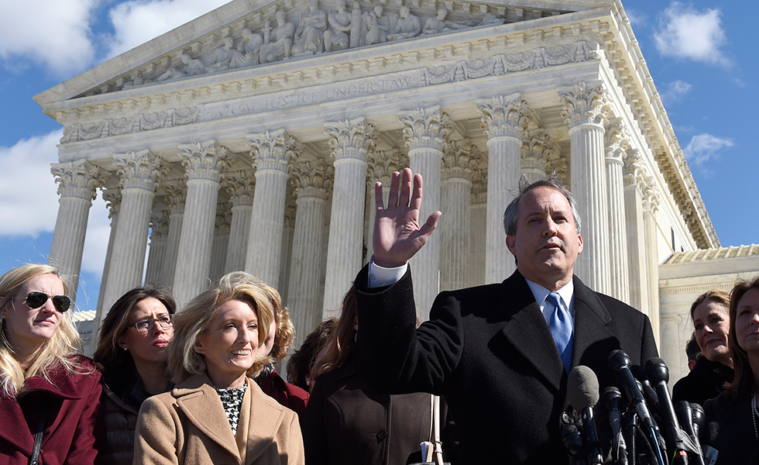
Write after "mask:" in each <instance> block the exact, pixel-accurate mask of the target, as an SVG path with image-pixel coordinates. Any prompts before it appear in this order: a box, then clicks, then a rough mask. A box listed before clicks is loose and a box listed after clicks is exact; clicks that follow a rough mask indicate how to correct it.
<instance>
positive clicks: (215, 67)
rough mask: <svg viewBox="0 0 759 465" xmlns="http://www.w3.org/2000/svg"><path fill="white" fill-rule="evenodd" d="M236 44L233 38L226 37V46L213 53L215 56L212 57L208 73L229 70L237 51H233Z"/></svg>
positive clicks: (207, 69) (207, 68) (207, 67)
mask: <svg viewBox="0 0 759 465" xmlns="http://www.w3.org/2000/svg"><path fill="white" fill-rule="evenodd" d="M234 44H235V41H234V39H233V38H232V37H225V38H224V45H222V46H221V47H219V48H217V49H216V50H215V51H214V52H213V55H211V60H210V62H209V65H208V66H206V72H208V73H215V72H217V71H224V70H226V69H229V63H230V62H231V61H232V56H233V55H234V53H235V50H233V49H232V47H234Z"/></svg>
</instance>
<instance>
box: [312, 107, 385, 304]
mask: <svg viewBox="0 0 759 465" xmlns="http://www.w3.org/2000/svg"><path fill="white" fill-rule="evenodd" d="M324 132H326V133H327V135H328V136H329V148H330V150H331V151H332V156H333V157H334V158H335V182H334V188H333V192H332V215H331V217H330V225H331V227H330V228H329V242H328V246H327V274H326V276H325V281H324V304H323V306H322V309H323V310H324V311H331V310H335V309H337V308H339V307H340V305H342V302H343V296H344V295H345V293H346V292H348V289H350V286H351V283H352V282H353V279H354V278H355V277H356V273H358V271H359V270H360V269H361V252H362V250H363V240H362V239H363V232H364V206H365V202H366V166H367V163H366V160H367V155H368V154H369V152H371V151H373V150H374V147H375V146H376V144H377V140H376V137H375V134H374V126H372V125H371V124H368V123H367V122H366V120H365V119H364V118H356V119H354V120H351V121H348V120H341V121H338V122H334V123H325V124H324ZM336 225H339V226H336Z"/></svg>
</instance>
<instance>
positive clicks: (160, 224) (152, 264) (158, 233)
mask: <svg viewBox="0 0 759 465" xmlns="http://www.w3.org/2000/svg"><path fill="white" fill-rule="evenodd" d="M168 233H169V212H168V211H167V210H161V211H154V212H153V214H152V215H150V244H149V245H148V250H149V252H148V266H147V268H146V269H145V284H160V283H161V282H162V280H161V274H162V273H163V263H164V259H165V257H166V239H167V235H168Z"/></svg>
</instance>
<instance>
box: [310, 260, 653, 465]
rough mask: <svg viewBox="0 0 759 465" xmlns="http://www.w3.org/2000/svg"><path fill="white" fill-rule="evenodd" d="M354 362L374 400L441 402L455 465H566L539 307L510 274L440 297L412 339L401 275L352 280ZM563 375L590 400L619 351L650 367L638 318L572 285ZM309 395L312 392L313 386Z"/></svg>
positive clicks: (412, 316) (560, 392)
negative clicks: (373, 282) (584, 385)
mask: <svg viewBox="0 0 759 465" xmlns="http://www.w3.org/2000/svg"><path fill="white" fill-rule="evenodd" d="M356 288H357V290H358V320H359V327H360V328H361V331H359V333H358V343H357V345H356V357H357V364H358V371H359V373H360V375H361V377H362V378H363V379H365V380H366V381H367V383H368V384H369V385H370V386H371V387H372V388H374V389H376V390H377V391H379V392H387V393H393V394H394V393H403V392H432V393H435V394H439V395H444V396H445V399H446V401H447V402H448V406H449V407H450V409H451V411H452V412H453V419H454V420H455V422H456V426H457V429H458V433H459V440H460V455H459V463H461V464H462V465H463V464H466V465H469V464H481V463H530V464H541V465H542V464H561V463H566V453H565V452H564V448H563V445H562V442H561V434H560V417H561V413H562V412H563V411H564V410H565V409H566V407H567V406H568V404H569V401H568V399H567V396H566V394H567V372H566V371H565V369H564V365H563V363H562V361H561V357H560V356H559V352H558V350H557V349H556V344H555V343H554V341H553V337H552V336H551V333H550V331H549V329H548V325H547V324H546V320H545V318H544V317H543V314H542V312H541V311H540V307H539V305H538V303H537V302H535V298H534V296H533V294H532V292H531V291H530V288H529V286H528V285H527V281H525V279H524V278H523V277H522V275H521V274H520V273H519V272H518V271H517V272H515V273H514V274H513V275H512V276H511V277H509V278H508V279H506V280H505V281H503V283H500V284H491V285H487V286H480V287H475V288H469V289H462V290H458V291H451V292H442V293H440V294H439V295H438V296H437V298H436V299H435V303H434V304H433V307H432V311H431V312H430V321H428V322H425V323H422V325H421V326H420V327H419V329H415V326H416V325H415V323H416V312H415V308H414V292H413V288H412V285H411V272H410V270H409V272H407V273H406V275H405V276H404V277H403V278H402V279H401V280H400V281H398V282H397V283H395V284H393V285H392V286H388V287H386V288H378V289H368V286H367V268H366V267H365V268H364V269H363V270H361V272H360V273H359V274H358V276H357V277H356ZM574 311H575V320H574V353H573V355H572V367H575V366H577V365H585V366H587V367H589V368H591V369H592V370H593V371H594V372H595V373H596V375H597V377H598V381H599V385H600V390H601V391H603V389H604V387H606V386H609V385H611V384H615V385H619V381H618V377H617V375H616V373H614V372H613V371H612V370H611V369H610V368H608V364H607V359H608V355H609V353H610V352H612V351H613V350H615V349H623V350H625V351H626V352H627V354H628V355H629V356H630V359H631V361H632V363H633V364H637V365H642V364H644V363H645V362H646V361H647V360H649V359H650V358H652V357H656V355H657V351H656V345H655V343H654V337H653V333H652V331H651V323H650V322H649V320H648V317H646V316H645V315H644V314H642V313H640V312H639V311H637V310H635V309H633V308H632V307H630V306H628V305H626V304H624V303H622V302H620V301H618V300H615V299H613V298H611V297H608V296H605V295H602V294H598V293H595V292H593V291H592V290H590V289H588V288H587V287H586V286H585V285H584V284H583V283H582V281H580V280H579V279H578V278H577V277H575V278H574ZM317 386H318V384H317Z"/></svg>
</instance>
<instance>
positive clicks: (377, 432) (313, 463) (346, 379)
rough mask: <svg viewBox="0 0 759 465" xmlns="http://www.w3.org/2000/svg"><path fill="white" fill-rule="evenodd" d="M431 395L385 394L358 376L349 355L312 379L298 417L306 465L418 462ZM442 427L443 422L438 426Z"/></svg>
mask: <svg viewBox="0 0 759 465" xmlns="http://www.w3.org/2000/svg"><path fill="white" fill-rule="evenodd" d="M430 400H431V396H430V394H424V393H417V394H406V395H395V396H389V395H386V394H379V393H377V392H375V391H374V390H372V389H371V388H370V387H369V386H367V384H366V383H365V382H364V381H362V380H361V378H359V377H358V374H357V373H356V368H355V364H354V360H353V358H349V359H348V360H347V361H346V362H345V363H344V364H343V365H342V366H340V367H339V368H337V369H335V370H333V371H330V372H327V373H325V374H323V375H321V376H319V377H318V378H317V379H316V386H315V387H314V390H313V392H312V393H311V399H310V400H309V402H308V408H307V409H306V416H305V419H304V421H303V443H304V446H305V449H306V464H307V465H356V464H367V465H368V464H371V465H403V464H405V463H408V460H409V457H412V459H413V461H414V462H421V452H420V445H419V444H420V443H421V442H422V441H429V440H430V426H431V423H430V420H431V416H430ZM442 426H444V423H443V424H442V425H441V427H442Z"/></svg>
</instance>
